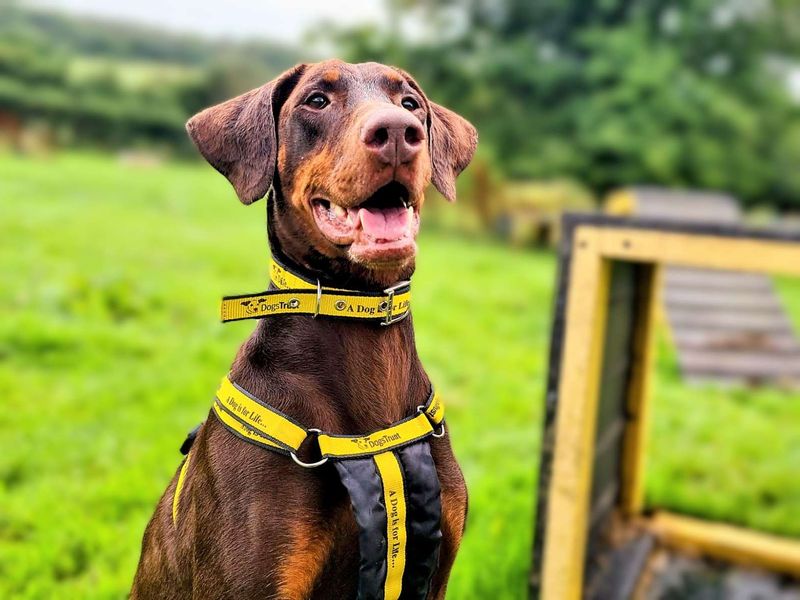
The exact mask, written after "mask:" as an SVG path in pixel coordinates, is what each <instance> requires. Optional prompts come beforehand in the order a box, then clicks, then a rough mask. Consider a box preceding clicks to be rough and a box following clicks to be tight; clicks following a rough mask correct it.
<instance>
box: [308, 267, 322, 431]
mask: <svg viewBox="0 0 800 600" xmlns="http://www.w3.org/2000/svg"><path fill="white" fill-rule="evenodd" d="M321 304H322V285H320V283H319V279H317V306H316V308H315V309H314V314H313V315H311V318H312V319H316V318H317V317H318V316H319V307H320V305H321ZM309 431H313V430H311V429H309ZM317 431H319V430H317Z"/></svg>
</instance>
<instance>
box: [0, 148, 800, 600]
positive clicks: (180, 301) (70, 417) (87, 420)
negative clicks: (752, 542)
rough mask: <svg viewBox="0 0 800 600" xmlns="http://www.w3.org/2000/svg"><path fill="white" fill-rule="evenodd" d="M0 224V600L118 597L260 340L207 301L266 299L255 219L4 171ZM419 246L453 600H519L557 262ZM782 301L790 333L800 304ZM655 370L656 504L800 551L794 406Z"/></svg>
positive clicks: (72, 178) (155, 189)
mask: <svg viewBox="0 0 800 600" xmlns="http://www.w3.org/2000/svg"><path fill="white" fill-rule="evenodd" d="M0 206H2V221H1V223H2V238H3V244H2V246H1V247H0V298H2V299H3V312H2V315H3V316H2V320H0V394H2V397H3V398H4V401H3V406H4V407H5V408H6V410H3V411H2V412H0V444H2V446H1V447H0V598H69V599H72V598H122V597H124V596H125V594H126V592H127V590H128V588H129V586H130V582H131V578H132V576H133V572H134V569H135V565H136V561H137V558H138V552H139V543H140V539H141V534H142V531H143V528H144V525H145V523H146V521H147V519H148V518H149V516H150V514H151V511H152V509H153V506H154V504H155V502H156V500H157V498H158V496H159V495H160V493H161V492H162V490H163V488H164V487H165V485H166V484H167V482H168V480H169V478H170V477H171V475H172V473H173V472H174V470H175V468H176V467H177V465H178V463H179V455H178V452H177V447H178V445H179V444H180V442H181V441H182V439H183V435H184V433H185V431H186V430H187V429H189V428H190V427H192V426H194V425H195V424H196V423H197V422H199V421H200V420H202V419H203V418H204V417H205V415H206V413H207V411H208V407H209V405H210V401H211V397H212V394H213V391H214V389H215V386H216V383H217V381H218V379H219V377H220V375H221V374H222V373H224V372H225V371H226V370H227V368H228V366H229V364H230V361H231V359H232V357H233V355H234V353H235V351H236V349H237V346H238V344H239V343H241V341H243V340H244V339H245V338H246V336H247V335H248V333H249V332H250V330H251V329H252V327H253V323H248V322H242V323H234V324H229V325H225V326H223V325H221V324H219V322H218V320H217V302H218V299H219V297H220V296H221V295H222V294H225V293H240V292H247V291H256V290H258V289H261V288H262V287H263V286H264V284H265V279H266V273H267V270H266V267H267V260H266V258H267V254H266V243H265V240H264V207H263V203H259V204H256V205H254V206H252V207H242V206H240V205H239V204H238V202H237V201H236V200H235V199H234V196H233V194H232V192H231V191H230V189H229V187H228V184H227V183H226V182H225V181H224V180H223V179H222V178H221V177H220V176H218V175H217V174H216V173H214V172H213V171H212V169H210V168H206V167H200V166H198V165H166V166H163V167H151V168H144V167H138V168H137V167H134V166H123V165H121V164H119V163H118V162H117V161H115V160H112V159H107V158H101V157H97V156H90V155H62V156H56V157H53V158H51V159H47V160H36V161H29V160H20V159H16V158H12V157H8V156H5V157H3V156H0ZM452 210H459V207H458V205H456V206H455V207H453V208H452ZM420 246H421V252H420V260H419V269H418V274H417V276H416V278H415V287H414V297H415V303H414V318H415V325H416V331H417V338H418V343H419V347H420V352H421V354H422V357H423V360H424V362H425V364H426V367H427V369H428V371H429V373H430V374H431V376H432V378H433V379H434V381H435V382H436V383H437V385H438V387H439V389H440V390H441V391H442V392H443V393H444V396H445V398H446V400H447V402H448V411H449V412H448V419H449V422H450V424H451V427H450V431H451V434H452V436H453V440H454V444H455V447H456V452H457V454H458V457H459V459H460V462H461V464H462V466H463V468H464V471H465V474H466V477H467V480H468V484H469V488H470V515H469V524H468V530H467V535H466V538H465V541H464V545H463V550H462V552H461V553H460V554H459V558H458V561H457V563H456V568H455V571H454V574H453V578H452V583H451V588H450V590H451V591H450V594H449V596H450V597H451V598H456V599H461V598H475V599H485V598H498V599H500V598H503V599H505V598H509V599H511V598H523V597H525V590H526V579H527V571H528V565H529V560H530V547H531V529H532V517H533V507H534V486H535V478H536V468H537V460H538V458H537V452H538V444H539V432H540V424H539V419H540V415H541V405H542V399H543V382H544V375H545V369H546V360H545V356H546V350H547V338H548V333H549V321H550V309H551V294H552V285H553V278H554V274H555V260H554V258H553V257H552V256H551V255H550V254H547V253H531V252H523V251H515V250H509V249H507V248H504V247H501V246H498V245H495V244H493V243H491V242H488V241H482V240H474V239H473V240H464V239H458V238H456V237H451V236H448V235H445V234H433V233H428V234H424V235H423V237H422V239H421V245H420ZM781 291H782V293H783V294H784V297H785V299H786V300H787V302H789V303H790V304H791V305H792V306H793V308H794V314H795V317H797V316H798V315H800V286H799V285H798V284H797V283H796V282H794V283H793V282H782V285H781ZM666 350H667V351H666V352H664V353H662V355H663V358H662V359H661V361H660V364H659V376H658V382H657V390H658V393H657V398H656V410H655V415H656V423H655V426H654V428H653V430H654V435H653V441H652V444H651V455H652V459H653V460H652V467H653V469H652V472H651V477H650V479H649V481H648V499H649V501H650V502H651V503H652V504H658V505H669V506H674V507H677V508H682V509H684V510H688V511H690V512H693V513H699V514H706V515H710V516H715V517H718V518H725V519H728V520H732V521H736V522H742V523H746V524H750V525H752V526H757V527H761V528H767V529H770V530H774V531H779V532H789V533H793V534H795V535H800V522H798V520H797V519H796V518H793V516H796V515H797V514H800V478H798V477H796V472H795V471H796V465H797V464H800V433H799V432H798V430H800V402H799V401H798V400H800V398H799V397H797V396H791V395H789V394H787V393H780V392H761V393H759V394H757V395H754V394H749V393H745V392H743V391H736V390H733V391H730V390H729V391H723V390H713V389H709V390H697V389H688V390H687V389H684V387H683V386H682V385H681V384H680V382H679V378H678V376H677V372H676V370H675V365H674V356H672V354H671V352H669V349H666ZM724 448H727V449H724Z"/></svg>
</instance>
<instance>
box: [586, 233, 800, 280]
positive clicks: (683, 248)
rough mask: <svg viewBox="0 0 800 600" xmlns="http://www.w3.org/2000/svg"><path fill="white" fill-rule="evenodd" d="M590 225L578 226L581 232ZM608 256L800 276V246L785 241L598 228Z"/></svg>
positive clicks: (604, 253) (602, 250) (605, 253)
mask: <svg viewBox="0 0 800 600" xmlns="http://www.w3.org/2000/svg"><path fill="white" fill-rule="evenodd" d="M590 228H591V227H590V226H586V225H582V226H578V228H577V230H578V234H579V233H580V232H581V231H584V230H589V229H590ZM595 231H597V232H598V233H599V244H600V253H601V254H602V256H604V257H605V258H609V259H618V260H629V261H633V262H645V263H648V262H653V263H658V264H667V265H676V266H687V267H701V268H709V269H727V270H730V271H744V272H747V271H749V272H761V273H763V272H767V273H775V274H778V273H780V274H784V275H796V276H800V246H799V245H798V244H797V243H792V242H789V241H784V240H766V239H755V238H743V237H742V238H736V237H730V238H729V237H722V236H714V235H698V234H689V233H676V232H673V231H667V230H664V231H655V230H643V229H636V228H627V227H620V228H597V229H595Z"/></svg>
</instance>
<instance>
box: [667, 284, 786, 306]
mask: <svg viewBox="0 0 800 600" xmlns="http://www.w3.org/2000/svg"><path fill="white" fill-rule="evenodd" d="M663 301H664V303H665V304H666V305H667V307H668V308H669V309H684V310H687V309H691V308H706V307H709V308H715V309H720V308H722V309H732V310H764V309H766V310H770V311H781V310H782V307H781V303H780V301H779V300H778V297H777V296H776V295H775V293H774V292H773V291H772V290H756V291H753V290H744V291H742V290H718V289H708V288H705V287H701V286H697V287H694V288H692V289H687V288H674V287H669V286H667V288H666V289H665V290H664V294H663Z"/></svg>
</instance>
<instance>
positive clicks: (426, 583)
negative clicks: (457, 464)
mask: <svg viewBox="0 0 800 600" xmlns="http://www.w3.org/2000/svg"><path fill="white" fill-rule="evenodd" d="M333 464H334V466H335V467H336V470H337V471H338V473H339V477H340V479H341V480H342V484H343V485H344V486H345V488H346V489H347V492H348V494H349V495H350V504H351V505H352V507H353V514H354V515H355V519H356V523H357V524H358V532H359V535H358V544H359V551H360V562H359V576H358V600H397V599H398V598H400V596H401V594H402V596H403V598H418V599H422V598H427V596H428V590H429V589H430V581H431V577H432V576H433V572H434V570H435V568H436V565H437V564H438V560H439V546H440V543H441V539H442V533H441V529H440V527H441V501H440V488H439V478H438V476H437V474H436V467H435V465H434V463H433V459H432V458H431V455H430V446H429V444H428V442H427V441H422V442H419V443H416V444H412V445H410V446H405V447H404V448H400V449H398V450H394V451H387V452H381V453H378V454H375V455H374V456H372V457H368V458H356V459H349V460H337V461H335V462H334V463H333Z"/></svg>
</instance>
